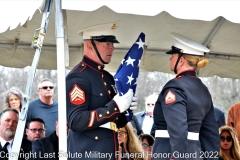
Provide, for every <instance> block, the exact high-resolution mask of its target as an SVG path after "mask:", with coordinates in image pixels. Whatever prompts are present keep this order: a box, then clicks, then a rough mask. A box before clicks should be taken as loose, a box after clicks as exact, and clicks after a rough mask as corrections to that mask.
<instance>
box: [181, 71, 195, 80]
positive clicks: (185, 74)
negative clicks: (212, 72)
mask: <svg viewBox="0 0 240 160" xmlns="http://www.w3.org/2000/svg"><path fill="white" fill-rule="evenodd" d="M187 75H188V76H196V72H195V71H194V70H186V71H183V72H181V73H179V74H177V75H176V78H178V77H180V76H187Z"/></svg>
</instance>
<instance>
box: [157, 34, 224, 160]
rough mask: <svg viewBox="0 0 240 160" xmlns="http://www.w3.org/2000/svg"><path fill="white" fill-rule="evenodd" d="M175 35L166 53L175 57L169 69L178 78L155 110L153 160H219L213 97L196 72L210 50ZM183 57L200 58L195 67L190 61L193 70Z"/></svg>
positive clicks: (171, 60) (168, 87) (166, 89)
mask: <svg viewBox="0 0 240 160" xmlns="http://www.w3.org/2000/svg"><path fill="white" fill-rule="evenodd" d="M172 35H173V37H174V40H175V42H174V45H173V46H172V50H170V51H168V52H167V54H173V55H172V57H171V59H170V63H171V65H172V66H171V65H170V66H171V67H172V68H171V70H173V71H174V72H175V73H176V74H177V76H176V78H174V79H172V80H170V81H169V82H167V84H166V85H165V86H164V88H163V89H162V91H161V93H160V95H159V97H158V100H157V102H156V105H155V108H154V123H155V124H156V129H157V130H156V132H155V137H156V140H155V143H154V147H153V159H166V160H167V159H168V160H169V159H171V160H180V159H181V160H184V159H188V160H202V159H208V160H210V159H211V160H213V159H218V152H219V148H220V146H219V135H218V125H217V122H216V119H215V117H214V109H213V103H212V98H211V95H210V93H209V91H208V89H207V87H206V86H205V85H204V84H203V83H202V82H201V80H200V79H199V78H198V77H197V76H196V72H195V70H196V69H197V68H199V64H198V63H199V62H200V61H201V60H203V59H205V61H206V60H207V59H206V58H204V57H203V56H204V52H209V49H208V48H206V47H204V46H202V45H201V44H199V43H197V42H194V41H193V40H191V39H189V38H187V37H185V36H183V35H180V34H177V33H172ZM184 55H191V56H192V57H195V59H196V58H197V61H196V63H195V64H194V61H192V60H189V61H190V63H192V66H194V65H195V67H190V65H189V61H187V57H184ZM174 58H175V60H174ZM172 63H175V64H172ZM184 63H187V65H185V66H187V67H185V68H184ZM205 65H206V64H205ZM173 66H174V67H173ZM202 67H204V65H203V66H202Z"/></svg>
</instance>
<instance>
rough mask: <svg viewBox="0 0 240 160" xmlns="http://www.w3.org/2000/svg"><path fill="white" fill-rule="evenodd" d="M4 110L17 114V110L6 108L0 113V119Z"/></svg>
mask: <svg viewBox="0 0 240 160" xmlns="http://www.w3.org/2000/svg"><path fill="white" fill-rule="evenodd" d="M6 112H15V113H16V114H17V115H19V113H18V111H17V110H16V109H14V108H6V109H4V110H3V111H2V112H1V113H0V120H1V119H2V115H3V114H4V113H6Z"/></svg>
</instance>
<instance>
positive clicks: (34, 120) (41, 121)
mask: <svg viewBox="0 0 240 160" xmlns="http://www.w3.org/2000/svg"><path fill="white" fill-rule="evenodd" d="M32 122H40V123H42V124H43V125H44V127H45V122H44V120H43V119H42V118H39V117H34V118H31V119H30V120H29V121H28V122H27V128H28V129H29V125H30V123H32Z"/></svg>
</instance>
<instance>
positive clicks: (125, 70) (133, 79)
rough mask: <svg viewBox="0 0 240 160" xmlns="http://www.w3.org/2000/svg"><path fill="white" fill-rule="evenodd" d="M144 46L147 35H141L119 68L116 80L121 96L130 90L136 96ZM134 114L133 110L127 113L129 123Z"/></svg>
mask: <svg viewBox="0 0 240 160" xmlns="http://www.w3.org/2000/svg"><path fill="white" fill-rule="evenodd" d="M144 44H145V34H144V33H141V34H140V35H139V37H138V38H137V40H136V42H135V43H134V44H133V45H132V47H131V48H130V50H129V51H128V53H127V54H126V55H125V57H124V59H123V60H122V62H121V64H120V66H119V67H118V70H117V72H116V74H115V76H114V80H115V84H116V88H117V90H118V93H119V94H120V96H121V95H123V94H125V93H127V91H128V89H130V88H131V89H133V93H134V94H135V92H136V88H137V79H138V74H139V67H140V62H141V58H142V54H143V50H144ZM132 114H133V113H132V110H130V109H128V110H126V111H125V115H126V117H127V120H128V121H130V120H131V119H132Z"/></svg>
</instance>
